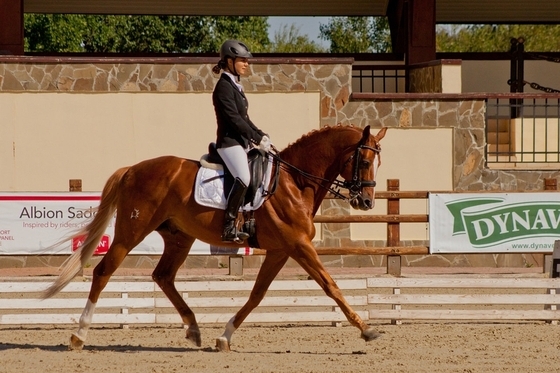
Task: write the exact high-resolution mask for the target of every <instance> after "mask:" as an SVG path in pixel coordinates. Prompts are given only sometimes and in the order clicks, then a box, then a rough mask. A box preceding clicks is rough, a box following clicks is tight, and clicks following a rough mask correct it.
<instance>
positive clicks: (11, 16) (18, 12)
mask: <svg viewBox="0 0 560 373" xmlns="http://www.w3.org/2000/svg"><path fill="white" fill-rule="evenodd" d="M0 54H14V55H23V0H0Z"/></svg>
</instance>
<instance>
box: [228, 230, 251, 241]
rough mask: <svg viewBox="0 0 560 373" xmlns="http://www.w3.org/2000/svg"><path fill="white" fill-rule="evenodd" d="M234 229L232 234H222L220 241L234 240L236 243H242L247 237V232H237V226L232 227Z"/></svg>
mask: <svg viewBox="0 0 560 373" xmlns="http://www.w3.org/2000/svg"><path fill="white" fill-rule="evenodd" d="M234 229H235V231H234V233H233V235H231V236H230V235H224V234H222V242H235V243H237V244H242V243H243V242H244V241H245V240H246V239H248V238H249V234H247V233H246V232H239V231H237V228H234Z"/></svg>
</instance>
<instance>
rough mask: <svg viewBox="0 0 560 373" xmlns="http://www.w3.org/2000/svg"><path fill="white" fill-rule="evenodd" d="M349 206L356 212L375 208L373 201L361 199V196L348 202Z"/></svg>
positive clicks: (367, 198) (366, 198)
mask: <svg viewBox="0 0 560 373" xmlns="http://www.w3.org/2000/svg"><path fill="white" fill-rule="evenodd" d="M350 206H352V208H354V209H356V210H363V211H367V210H371V209H372V208H373V207H374V206H375V200H373V199H372V198H369V197H365V198H364V197H363V196H362V195H361V194H359V195H357V196H356V198H354V199H352V200H351V201H350Z"/></svg>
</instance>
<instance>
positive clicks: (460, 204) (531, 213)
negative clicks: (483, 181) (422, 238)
mask: <svg viewBox="0 0 560 373" xmlns="http://www.w3.org/2000/svg"><path fill="white" fill-rule="evenodd" d="M498 203H503V198H472V199H468V200H457V201H452V202H449V203H446V207H447V208H448V209H449V211H450V212H451V214H452V215H453V235H457V234H467V236H468V239H469V242H470V243H471V245H473V247H479V248H481V247H488V246H492V245H497V244H500V243H504V242H509V241H514V240H518V239H525V238H538V237H558V235H560V202H552V201H547V202H521V203H510V204H501V205H499V206H496V204H498ZM489 205H492V206H489Z"/></svg>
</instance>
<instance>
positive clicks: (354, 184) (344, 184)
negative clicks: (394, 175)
mask: <svg viewBox="0 0 560 373" xmlns="http://www.w3.org/2000/svg"><path fill="white" fill-rule="evenodd" d="M272 149H273V150H274V152H269V155H270V156H271V157H272V158H273V159H274V160H275V161H276V162H277V163H278V165H279V167H277V171H278V169H279V168H280V167H283V168H284V169H290V170H294V171H296V172H297V173H298V174H300V175H301V176H303V177H304V178H306V179H307V180H309V181H312V182H314V183H316V184H317V185H319V186H320V187H322V188H324V189H326V190H327V191H328V192H330V193H331V194H333V195H334V196H335V197H337V198H340V199H342V200H344V201H347V202H352V201H354V200H355V199H356V198H358V197H359V196H360V195H361V193H362V189H363V188H367V187H375V186H376V185H377V183H376V182H375V180H363V179H361V178H360V162H361V158H362V156H361V150H363V149H367V150H371V151H373V152H374V153H376V154H379V153H381V148H380V147H379V144H378V143H376V144H375V147H373V146H369V145H364V144H358V145H357V146H356V149H355V150H354V153H353V154H352V155H351V156H350V157H349V158H348V159H347V160H346V161H345V162H344V165H343V167H342V169H343V170H344V169H345V168H346V166H347V165H348V163H350V162H352V160H353V161H354V164H353V165H352V180H351V181H348V180H345V181H342V180H338V179H335V180H334V181H333V182H331V180H327V179H324V178H322V177H319V176H315V175H313V174H310V173H308V172H305V171H303V170H301V169H299V168H297V167H296V166H294V165H292V164H290V163H288V162H286V161H284V160H283V159H282V158H280V156H279V155H278V150H277V149H276V148H275V147H274V146H272ZM373 176H374V178H375V175H373ZM325 184H330V186H325ZM341 188H343V189H347V190H348V197H346V196H345V195H344V194H342V193H341V192H340V189H341ZM271 194H272V193H271Z"/></svg>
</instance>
